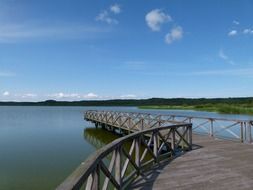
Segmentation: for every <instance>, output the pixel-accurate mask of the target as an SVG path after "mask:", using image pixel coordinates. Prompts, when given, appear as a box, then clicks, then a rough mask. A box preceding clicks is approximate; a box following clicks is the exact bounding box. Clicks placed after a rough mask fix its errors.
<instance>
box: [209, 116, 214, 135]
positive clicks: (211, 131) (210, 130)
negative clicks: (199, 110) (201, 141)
mask: <svg viewBox="0 0 253 190" xmlns="http://www.w3.org/2000/svg"><path fill="white" fill-rule="evenodd" d="M213 121H214V120H213V119H210V128H209V136H210V137H213Z"/></svg>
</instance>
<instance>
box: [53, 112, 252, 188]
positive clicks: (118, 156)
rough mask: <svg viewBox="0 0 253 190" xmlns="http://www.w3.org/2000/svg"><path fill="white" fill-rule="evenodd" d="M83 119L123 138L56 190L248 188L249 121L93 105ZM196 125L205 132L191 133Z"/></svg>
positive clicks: (196, 129) (90, 159)
mask: <svg viewBox="0 0 253 190" xmlns="http://www.w3.org/2000/svg"><path fill="white" fill-rule="evenodd" d="M84 119H86V120H87V121H90V122H92V123H94V124H95V126H96V127H99V126H100V127H101V128H103V129H105V130H108V131H114V132H116V133H120V134H121V135H122V136H123V137H121V138H119V139H117V140H115V141H113V142H111V143H109V144H107V145H106V146H104V147H103V148H101V149H99V150H98V151H97V152H96V153H95V154H94V155H91V156H90V157H89V158H88V159H87V160H86V161H85V162H83V163H82V164H81V165H80V166H79V167H78V168H77V169H76V170H75V171H74V172H73V173H72V174H71V175H70V176H69V177H68V178H67V179H66V180H65V181H64V182H63V183H62V184H61V185H60V186H58V188H57V190H70V189H84V188H85V189H87V190H93V189H103V190H107V189H111V188H110V187H114V188H115V189H147V190H148V189H157V190H163V189H164V190H165V189H173V190H174V189H187V190H188V189H194V190H195V189H197V190H198V189H208V190H209V189H215V190H220V189H224V190H227V189H232V190H233V189H235V190H237V189H239V190H240V189H243V190H244V189H253V145H252V133H251V131H252V126H253V121H251V120H246V121H244V120H229V119H220V118H204V117H192V116H181V115H179V116H178V115H155V114H148V113H134V112H132V113H131V112H112V111H96V110H91V111H87V112H86V113H85V116H84ZM201 130H202V133H203V132H204V133H205V134H207V135H205V136H204V135H197V134H192V133H193V132H195V133H199V132H201ZM226 133H227V134H226ZM222 136H223V137H224V138H230V139H233V140H234V141H231V140H222V139H218V138H217V137H222ZM127 143H128V145H129V148H126V147H127ZM189 150H190V151H189ZM108 161H109V164H106V163H108Z"/></svg>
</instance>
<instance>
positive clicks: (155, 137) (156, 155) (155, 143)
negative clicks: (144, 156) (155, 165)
mask: <svg viewBox="0 0 253 190" xmlns="http://www.w3.org/2000/svg"><path fill="white" fill-rule="evenodd" d="M157 141H158V138H157V131H156V130H155V131H154V138H153V142H154V144H153V153H154V155H155V157H156V160H155V162H158V142H157Z"/></svg>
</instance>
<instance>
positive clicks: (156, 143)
mask: <svg viewBox="0 0 253 190" xmlns="http://www.w3.org/2000/svg"><path fill="white" fill-rule="evenodd" d="M88 114H90V116H89V117H96V116H95V115H96V114H95V113H94V112H89V113H88ZM94 114H95V115H94ZM92 115H93V116H92ZM101 119H102V118H101ZM107 119H109V118H107ZM109 120H110V119H109ZM111 121H112V122H113V120H111ZM116 122H117V121H116ZM113 125H115V123H114V124H113ZM191 133H192V125H191V124H179V125H171V126H163V127H153V128H148V129H144V130H142V131H138V132H135V133H132V134H129V135H126V136H124V137H121V138H119V139H117V140H115V141H113V142H112V143H110V144H108V145H106V146H104V147H103V148H101V149H99V150H98V151H97V152H96V153H95V154H94V155H92V156H91V157H89V158H88V159H87V160H86V161H85V162H83V163H82V164H81V165H80V166H79V167H78V168H77V169H76V170H75V171H74V173H72V174H71V175H70V176H69V177H68V178H67V179H66V180H65V181H64V182H63V183H62V184H61V185H60V186H59V187H58V188H57V190H70V189H81V188H85V189H87V190H89V189H103V190H106V189H108V188H110V189H111V188H115V189H126V188H127V187H128V186H129V184H131V182H132V181H134V180H135V179H136V178H137V177H138V176H139V175H141V174H143V172H145V171H146V170H148V169H150V168H151V167H153V166H154V165H157V164H158V163H159V162H162V161H164V160H168V159H171V158H172V157H173V156H174V155H176V154H179V153H181V152H182V151H185V150H191V148H192V140H191V136H192V135H191ZM187 134H188V135H187ZM168 180H169V179H168Z"/></svg>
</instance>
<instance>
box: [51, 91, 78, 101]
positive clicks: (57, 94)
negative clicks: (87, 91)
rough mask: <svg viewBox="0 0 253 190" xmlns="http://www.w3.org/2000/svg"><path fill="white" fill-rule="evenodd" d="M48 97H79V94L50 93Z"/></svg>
mask: <svg viewBox="0 0 253 190" xmlns="http://www.w3.org/2000/svg"><path fill="white" fill-rule="evenodd" d="M48 97H52V98H56V99H62V98H81V96H80V95H79V94H77V93H71V94H66V93H63V92H59V93H54V94H50V95H48Z"/></svg>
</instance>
